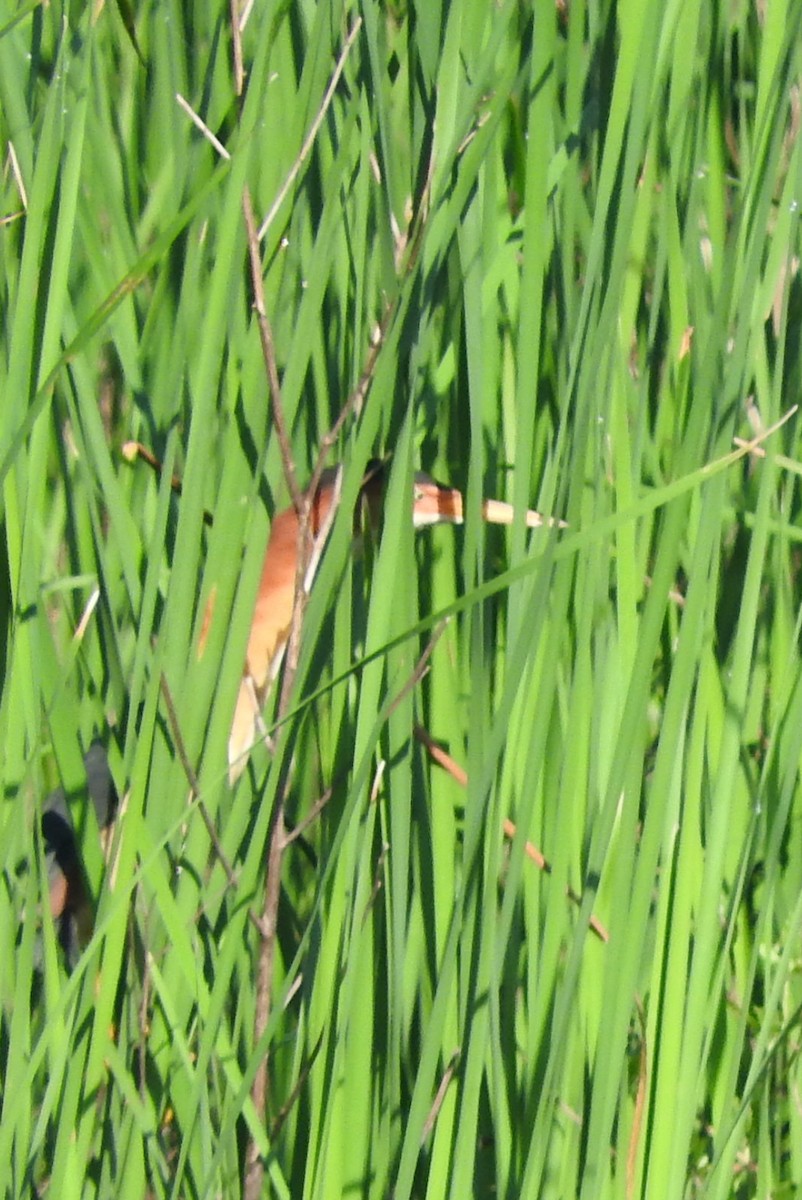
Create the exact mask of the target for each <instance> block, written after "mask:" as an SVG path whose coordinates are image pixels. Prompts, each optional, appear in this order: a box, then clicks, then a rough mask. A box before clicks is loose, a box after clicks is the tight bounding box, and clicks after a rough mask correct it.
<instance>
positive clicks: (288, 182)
mask: <svg viewBox="0 0 802 1200" xmlns="http://www.w3.org/2000/svg"><path fill="white" fill-rule="evenodd" d="M361 28H362V18H361V17H357V19H356V20H355V21H354V24H353V26H352V27H351V32H350V33H349V34H348V37H347V38H346V39H345V44H344V46H343V48H342V51H341V53H340V57H339V58H338V59H337V65H336V66H335V68H334V73H333V75H332V77H331V79H330V80H329V86H328V87H327V88H326V94H325V96H324V97H323V101H322V103H321V105H320V108H319V109H318V110H317V113H316V114H315V119H314V121H313V122H312V125H311V127H310V129H309V132H308V133H307V135H306V138H305V139H304V143H303V145H302V146H301V149H300V151H299V152H298V154H297V155H296V158H295V162H294V163H293V164H292V167H291V168H290V173H289V175H288V176H287V178H286V179H285V180H284V183H283V184H282V186H281V188H280V189H279V193H278V195H277V196H276V198H275V200H274V201H273V204H272V206H271V208H270V211H269V213H268V214H267V216H266V217H265V219H264V221H262V224H261V225H260V226H259V233H258V240H259V241H260V242H261V240H262V238H263V237H264V236H265V234H266V233H267V231H268V229H269V228H270V226H271V225H272V224H273V221H274V220H275V218H276V213H277V212H278V211H279V209H280V208H281V206H282V204H283V203H284V200H285V198H286V196H287V193H288V192H289V190H290V188H291V187H292V185H293V184H294V183H295V180H296V179H297V178H298V173H299V171H300V170H301V167H302V166H303V164H304V161H305V160H306V158H307V156H308V154H309V152H310V150H311V149H312V147H313V145H314V144H315V138H316V137H317V134H318V130H319V129H320V126H321V125H322V124H323V120H324V118H325V116H326V113H327V112H328V109H329V105H330V104H331V102H332V100H333V98H334V93H335V91H336V89H337V84H338V83H339V82H340V76H341V75H342V73H343V70H344V69H345V61H346V59H347V58H348V55H349V54H350V53H351V47H352V46H353V44H354V42H355V41H356V36H357V34H358V33H359V31H360V29H361Z"/></svg>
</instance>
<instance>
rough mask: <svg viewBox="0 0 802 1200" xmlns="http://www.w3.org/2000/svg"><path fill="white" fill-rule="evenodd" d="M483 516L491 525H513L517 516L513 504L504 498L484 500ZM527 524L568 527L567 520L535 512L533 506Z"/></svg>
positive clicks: (535, 527)
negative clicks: (506, 501) (507, 502)
mask: <svg viewBox="0 0 802 1200" xmlns="http://www.w3.org/2000/svg"><path fill="white" fill-rule="evenodd" d="M482 516H483V517H484V519H485V520H486V521H487V522H488V523H489V524H490V525H512V522H513V519H514V517H515V509H514V508H513V506H512V505H511V504H505V502H504V501H503V500H484V501H483V502H482ZM526 524H527V527H528V528H529V529H537V528H539V527H540V526H541V525H548V526H549V527H550V528H554V526H555V525H556V526H557V528H558V529H567V528H568V522H567V521H559V520H558V519H557V518H556V517H544V516H543V515H542V514H541V513H539V512H535V510H534V509H533V508H528V509H527V510H526Z"/></svg>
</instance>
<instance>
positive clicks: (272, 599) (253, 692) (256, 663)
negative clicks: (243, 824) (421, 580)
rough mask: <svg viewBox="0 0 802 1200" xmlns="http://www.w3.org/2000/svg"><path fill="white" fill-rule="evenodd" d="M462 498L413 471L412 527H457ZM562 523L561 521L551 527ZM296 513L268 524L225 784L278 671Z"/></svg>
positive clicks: (290, 597)
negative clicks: (263, 558) (268, 528)
mask: <svg viewBox="0 0 802 1200" xmlns="http://www.w3.org/2000/svg"><path fill="white" fill-rule="evenodd" d="M383 466H384V465H383V464H382V463H379V462H371V463H370V464H369V466H368V469H367V472H366V474H365V481H364V483H363V485H362V489H361V496H362V498H363V499H364V500H365V501H366V502H367V508H368V511H369V514H370V518H371V522H372V523H373V524H375V523H376V521H377V518H378V512H379V509H380V507H381V500H382V493H383V487H384V469H383ZM336 475H337V472H336V470H331V471H326V472H324V474H323V476H322V478H321V481H320V485H319V487H318V488H317V491H316V493H315V497H314V501H313V503H312V506H311V511H310V533H311V534H312V535H313V536H314V537H317V536H318V534H319V533H320V531H321V530H322V529H324V528H325V526H326V520H327V517H328V516H329V513H330V509H331V505H332V500H333V496H334V488H335V481H336ZM482 515H483V517H484V519H485V520H486V521H489V522H491V523H493V524H500V525H509V524H511V523H512V520H513V516H514V510H513V507H512V505H510V504H504V503H503V502H501V501H499V500H485V501H484V503H483V505H482ZM462 520H463V503H462V495H461V493H460V492H458V491H457V489H456V488H452V487H448V486H447V485H446V484H443V483H438V482H437V481H436V480H434V479H432V478H431V477H430V476H429V475H425V474H424V473H423V472H422V471H419V472H417V473H416V475H415V483H414V495H413V504H412V524H413V526H414V527H415V528H416V529H423V528H424V527H425V526H427V525H438V524H441V523H449V524H453V525H460V524H462ZM544 523H546V524H551V523H552V522H550V521H544V518H543V517H541V515H540V513H537V512H534V511H532V510H529V511H527V513H526V524H527V525H528V526H529V527H530V528H534V527H536V526H538V525H543V524H544ZM556 523H557V524H560V525H562V524H564V522H556ZM298 533H299V522H298V514H297V513H296V511H295V509H294V508H288V509H285V510H284V511H283V512H280V513H279V514H278V515H277V516H276V517H275V518H274V520H273V524H272V526H271V528H270V538H269V541H268V543H267V551H266V553H265V560H264V565H263V566H262V576H261V579H260V582H259V591H258V593H257V596H256V604H255V606H254V613H253V619H252V622H251V632H250V636H249V638H248V648H247V651H246V655H245V671H244V674H243V678H242V682H241V684H240V688H239V694H238V696H237V705H236V708H235V710H234V720H233V723H232V726H231V735H230V737H229V742H228V763H229V779H230V780H231V782H232V783H233V782H234V781H235V780H236V779H237V778H238V777H239V775H240V774H241V773H242V771H243V770H244V769H245V765H246V763H247V760H248V752H249V751H250V749H251V747H252V746H253V745H254V743H255V742H256V741H257V739H258V730H259V726H260V720H261V717H260V714H261V708H262V705H263V703H264V700H265V698H266V694H267V692H268V691H269V688H270V684H271V683H272V681H273V680H274V679H275V677H276V675H277V673H278V670H279V668H280V666H281V660H282V657H283V654H284V650H285V648H286V645H287V639H288V637H289V632H290V625H291V623H292V612H293V604H294V599H295V577H296V567H297V562H298V548H299V539H298Z"/></svg>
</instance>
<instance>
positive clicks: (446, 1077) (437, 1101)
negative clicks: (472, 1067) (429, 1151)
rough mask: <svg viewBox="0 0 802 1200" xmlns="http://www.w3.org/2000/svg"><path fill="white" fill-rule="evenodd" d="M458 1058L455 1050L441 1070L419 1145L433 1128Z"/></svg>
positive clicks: (458, 1054)
mask: <svg viewBox="0 0 802 1200" xmlns="http://www.w3.org/2000/svg"><path fill="white" fill-rule="evenodd" d="M459 1059H460V1051H459V1050H455V1051H454V1053H453V1054H452V1055H451V1058H450V1059H449V1060H448V1066H447V1067H446V1069H445V1071H444V1072H443V1078H442V1079H441V1080H440V1086H439V1087H438V1089H437V1095H436V1096H435V1098H434V1100H433V1101H432V1107H431V1108H430V1109H429V1113H428V1116H427V1117H426V1120H425V1121H424V1122H423V1130H422V1131H421V1138H420V1140H421V1145H423V1143H424V1142H425V1141H426V1139H427V1137H428V1136H429V1134H430V1133H431V1132H432V1130H433V1129H434V1123H435V1121H436V1120H437V1114H438V1113H439V1112H440V1109H441V1108H442V1107H443V1101H444V1100H445V1098H446V1092H447V1091H448V1085H449V1084H450V1083H451V1080H452V1078H453V1076H454V1072H455V1071H456V1069H457V1064H458V1062H459Z"/></svg>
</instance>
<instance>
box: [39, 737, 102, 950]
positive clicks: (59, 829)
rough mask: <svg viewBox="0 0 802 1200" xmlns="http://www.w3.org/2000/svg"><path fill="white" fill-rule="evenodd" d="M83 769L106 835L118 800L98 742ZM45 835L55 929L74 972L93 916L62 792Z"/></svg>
mask: <svg viewBox="0 0 802 1200" xmlns="http://www.w3.org/2000/svg"><path fill="white" fill-rule="evenodd" d="M84 766H85V767H86V782H87V791H88V792H89V798H90V800H91V801H92V804H93V805H94V809H95V816H96V818H97V825H98V829H99V830H100V831H101V833H103V831H104V830H107V829H108V828H109V826H110V825H111V822H112V821H113V820H114V817H115V814H116V812H117V807H118V805H119V798H118V795H117V789H116V788H115V786H114V780H113V779H112V775H111V771H110V770H109V760H108V758H107V756H106V751H105V750H104V748H103V746H102V745H101V744H100V742H98V741H94V742H92V744H91V745H90V747H89V749H88V750H87V752H86V754H85V755H84ZM42 835H43V837H44V842H45V851H46V855H47V872H48V887H49V891H50V914H51V916H52V917H53V920H54V921H55V923H56V929H57V932H58V939H59V942H60V943H61V946H62V949H63V950H64V954H65V956H66V959H67V963H68V965H69V966H70V967H71V968H72V967H74V966H75V964H76V962H77V961H78V957H79V955H80V953H81V950H82V949H83V947H84V946H85V945H86V943H87V942H88V940H89V938H90V936H91V934H92V923H93V919H94V912H93V908H92V903H91V900H90V897H89V893H88V891H87V885H86V881H85V879H84V871H83V866H82V863H81V856H80V851H79V849H78V844H77V841H76V838H75V829H74V827H73V823H72V817H71V816H70V810H69V806H68V804H67V797H66V795H65V794H64V789H63V788H56V790H55V791H54V792H51V793H50V795H49V796H48V797H47V799H46V800H45V803H44V806H43V811H42Z"/></svg>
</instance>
